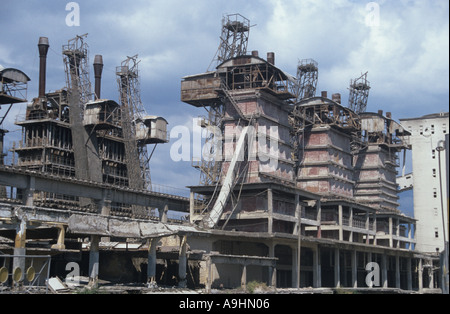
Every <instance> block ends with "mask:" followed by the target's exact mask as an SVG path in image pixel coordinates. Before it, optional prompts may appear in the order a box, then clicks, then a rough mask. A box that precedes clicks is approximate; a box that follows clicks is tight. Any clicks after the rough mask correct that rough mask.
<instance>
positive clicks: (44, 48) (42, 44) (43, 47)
mask: <svg viewBox="0 0 450 314" xmlns="http://www.w3.org/2000/svg"><path fill="white" fill-rule="evenodd" d="M49 47H50V45H49V43H48V38H47V37H40V38H39V43H38V48H39V61H40V62H39V98H41V99H42V98H45V80H46V71H47V52H48V48H49Z"/></svg>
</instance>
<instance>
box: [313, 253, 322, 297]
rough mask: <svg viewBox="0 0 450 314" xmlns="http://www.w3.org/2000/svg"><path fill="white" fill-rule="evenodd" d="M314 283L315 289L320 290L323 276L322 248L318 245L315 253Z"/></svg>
mask: <svg viewBox="0 0 450 314" xmlns="http://www.w3.org/2000/svg"><path fill="white" fill-rule="evenodd" d="M313 281H314V288H320V287H321V286H322V274H321V263H320V248H319V246H318V245H317V246H316V249H315V250H314V251H313Z"/></svg>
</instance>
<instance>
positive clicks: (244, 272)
mask: <svg viewBox="0 0 450 314" xmlns="http://www.w3.org/2000/svg"><path fill="white" fill-rule="evenodd" d="M241 288H242V289H244V291H245V290H246V289H247V265H245V264H244V265H242V276H241Z"/></svg>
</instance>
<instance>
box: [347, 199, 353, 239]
mask: <svg viewBox="0 0 450 314" xmlns="http://www.w3.org/2000/svg"><path fill="white" fill-rule="evenodd" d="M349 211H350V217H349V221H348V224H349V226H350V227H353V207H350V209H349ZM348 241H349V242H353V231H350V236H349V239H348Z"/></svg>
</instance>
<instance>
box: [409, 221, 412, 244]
mask: <svg viewBox="0 0 450 314" xmlns="http://www.w3.org/2000/svg"><path fill="white" fill-rule="evenodd" d="M411 229H412V224H411V223H408V241H409V248H408V249H409V250H410V251H412V230H411Z"/></svg>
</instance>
